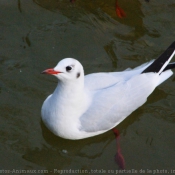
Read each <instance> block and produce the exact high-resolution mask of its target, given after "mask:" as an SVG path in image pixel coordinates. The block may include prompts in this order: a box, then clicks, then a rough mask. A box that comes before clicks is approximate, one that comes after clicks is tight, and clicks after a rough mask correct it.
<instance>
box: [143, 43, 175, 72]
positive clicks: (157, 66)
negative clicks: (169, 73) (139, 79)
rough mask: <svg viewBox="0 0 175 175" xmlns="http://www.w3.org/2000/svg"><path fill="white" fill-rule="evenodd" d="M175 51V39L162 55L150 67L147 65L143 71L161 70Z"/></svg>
mask: <svg viewBox="0 0 175 175" xmlns="http://www.w3.org/2000/svg"><path fill="white" fill-rule="evenodd" d="M174 51H175V41H174V42H173V43H172V44H171V45H170V46H169V47H168V48H167V49H166V50H165V52H164V53H163V54H162V55H160V56H159V57H158V58H157V59H156V60H155V61H154V62H153V63H152V64H151V65H150V66H149V67H147V68H146V69H145V70H144V71H143V72H142V73H148V72H157V73H158V72H159V71H160V69H161V68H162V66H163V65H164V64H165V62H166V61H167V60H168V59H169V58H170V56H171V55H172V54H173V52H174Z"/></svg>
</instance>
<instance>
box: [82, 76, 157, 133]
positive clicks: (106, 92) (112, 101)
mask: <svg viewBox="0 0 175 175" xmlns="http://www.w3.org/2000/svg"><path fill="white" fill-rule="evenodd" d="M157 84H158V83H157V79H156V75H155V74H154V73H150V74H140V75H137V76H135V77H134V78H132V79H130V80H128V81H123V82H120V83H116V84H114V85H113V86H111V87H109V88H106V89H100V90H97V91H96V92H95V94H94V95H93V99H92V101H93V102H92V103H91V105H90V106H89V108H88V110H87V111H86V112H85V113H84V114H83V115H82V116H81V117H80V123H81V130H84V131H86V132H96V131H103V130H109V129H111V128H113V127H114V126H116V125H117V124H119V123H120V122H121V121H122V120H124V119H125V118H126V117H127V116H128V115H129V114H131V113H132V112H133V111H134V110H136V109H137V108H138V107H140V106H141V105H142V104H144V103H145V101H146V100H147V97H148V96H149V95H150V94H151V93H152V91H153V90H154V89H155V87H156V86H157Z"/></svg>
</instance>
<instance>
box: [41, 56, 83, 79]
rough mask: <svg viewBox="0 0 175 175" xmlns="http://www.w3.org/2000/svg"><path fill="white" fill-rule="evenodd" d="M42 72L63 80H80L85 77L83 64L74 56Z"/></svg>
mask: <svg viewBox="0 0 175 175" xmlns="http://www.w3.org/2000/svg"><path fill="white" fill-rule="evenodd" d="M42 73H43V74H51V75H54V76H56V77H57V78H58V79H59V80H61V81H63V82H65V81H67V80H79V79H82V78H83V77H84V70H83V66H82V65H81V63H80V62H79V61H77V60H75V59H73V58H65V59H63V60H61V61H60V62H59V63H58V64H57V65H56V66H55V67H54V68H51V69H46V70H45V71H43V72H42Z"/></svg>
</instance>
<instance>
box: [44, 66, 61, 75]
mask: <svg viewBox="0 0 175 175" xmlns="http://www.w3.org/2000/svg"><path fill="white" fill-rule="evenodd" d="M41 73H42V74H51V75H54V74H59V73H61V72H59V71H56V70H54V69H53V68H51V69H46V70H44V71H43V72H41Z"/></svg>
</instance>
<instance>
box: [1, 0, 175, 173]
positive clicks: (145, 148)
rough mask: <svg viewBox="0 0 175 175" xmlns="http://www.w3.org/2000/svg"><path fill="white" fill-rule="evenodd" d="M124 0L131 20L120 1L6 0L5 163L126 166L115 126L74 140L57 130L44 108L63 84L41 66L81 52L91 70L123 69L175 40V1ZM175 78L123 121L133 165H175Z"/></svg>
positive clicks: (50, 169)
mask: <svg viewBox="0 0 175 175" xmlns="http://www.w3.org/2000/svg"><path fill="white" fill-rule="evenodd" d="M119 3H120V6H121V7H122V8H123V9H124V10H125V12H126V14H127V17H126V18H124V19H120V18H118V17H117V16H116V13H115V1H113V0H111V1H107V0H96V1H93V0H77V1H76V2H75V3H70V2H69V1H68V0H64V1H63V0H60V1H57V0H49V1H48V0H33V1H32V0H28V1H24V0H18V1H17V0H16V1H15V0H8V1H5V0H1V1H0V15H1V19H0V28H1V32H0V45H1V47H0V98H1V100H0V121H1V122H0V156H1V159H0V170H13V169H15V170H46V171H45V172H41V173H37V174H58V172H56V170H70V169H72V170H88V171H90V172H91V174H104V173H102V172H103V171H102V170H105V171H107V172H108V170H109V171H110V173H109V174H114V173H116V170H118V169H119V168H118V166H117V164H116V163H115V162H114V155H115V149H116V142H115V138H114V135H113V134H112V132H111V131H109V132H107V133H105V134H103V135H100V136H96V137H93V138H89V139H84V140H80V141H69V140H65V139H61V138H59V137H55V136H54V135H52V134H51V133H50V132H49V131H48V130H47V129H46V128H45V127H44V126H43V124H42V122H41V115H40V109H41V106H42V103H43V101H44V100H45V98H46V97H47V96H48V95H49V94H51V93H52V92H53V90H54V88H55V86H56V84H57V80H56V79H55V78H54V77H51V76H44V75H41V74H40V72H42V71H43V70H45V69H46V68H50V67H54V66H55V65H56V64H57V62H58V61H59V60H61V59H63V58H65V57H74V58H76V59H78V60H79V61H80V62H81V63H82V64H83V66H84V69H85V74H88V73H92V72H106V71H116V70H118V71H120V70H124V69H126V68H128V67H132V68H133V67H135V66H138V65H140V64H142V63H145V62H147V61H149V60H151V59H155V58H157V57H158V56H159V55H160V54H161V53H162V52H163V51H164V50H165V49H166V48H167V47H168V46H169V45H170V44H171V43H172V42H173V41H174V40H175V37H174V36H175V22H174V16H175V2H174V1H173V0H169V1H163V0H159V1H154V0H150V2H149V3H148V2H145V1H141V0H135V1H127V0H122V1H119ZM174 80H175V78H174V76H172V77H171V78H170V79H169V80H167V81H166V82H165V83H163V84H162V85H161V86H159V87H158V88H157V89H156V90H155V91H154V93H153V94H152V95H151V96H150V97H149V98H148V102H147V103H146V104H145V105H143V106H142V107H141V108H139V109H138V110H137V111H135V112H134V113H133V114H131V115H130V116H129V117H128V118H127V119H126V120H124V121H123V122H122V123H121V124H120V125H118V126H117V129H118V130H119V131H120V133H121V136H120V143H121V148H122V153H123V156H124V158H125V163H126V169H127V170H130V169H134V170H136V171H137V173H136V174H139V171H140V170H143V171H144V170H145V171H148V170H150V171H152V173H153V171H154V172H157V171H156V170H167V171H169V173H171V172H172V171H171V170H173V169H174V157H175V149H174V145H175V137H174V133H175V98H174V96H175V90H174V89H175V84H174V83H175V82H174ZM54 169H56V170H55V173H54ZM91 170H92V171H91ZM95 170H97V171H98V173H96V172H97V171H96V172H95ZM100 170H101V173H100ZM111 170H112V171H111ZM107 172H106V174H107ZM159 173H160V172H159ZM159 173H158V174H159ZM16 174H19V173H16ZM79 174H85V173H79ZM123 174H125V173H123ZM165 174H166V173H165Z"/></svg>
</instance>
